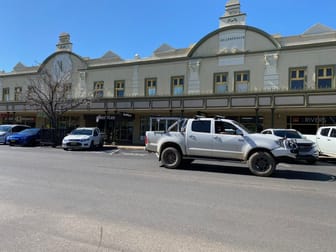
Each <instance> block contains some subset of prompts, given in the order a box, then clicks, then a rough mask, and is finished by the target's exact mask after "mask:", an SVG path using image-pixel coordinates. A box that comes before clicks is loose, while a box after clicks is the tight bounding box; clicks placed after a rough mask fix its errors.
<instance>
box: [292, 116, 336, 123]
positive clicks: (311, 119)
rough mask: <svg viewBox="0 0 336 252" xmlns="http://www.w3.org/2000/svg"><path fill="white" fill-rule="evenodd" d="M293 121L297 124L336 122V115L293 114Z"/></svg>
mask: <svg viewBox="0 0 336 252" xmlns="http://www.w3.org/2000/svg"><path fill="white" fill-rule="evenodd" d="M291 122H292V123H297V124H323V125H324V124H336V116H292V117H291Z"/></svg>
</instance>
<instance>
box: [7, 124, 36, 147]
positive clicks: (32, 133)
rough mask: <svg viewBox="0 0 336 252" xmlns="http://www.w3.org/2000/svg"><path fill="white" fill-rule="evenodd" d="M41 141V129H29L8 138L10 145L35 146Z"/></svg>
mask: <svg viewBox="0 0 336 252" xmlns="http://www.w3.org/2000/svg"><path fill="white" fill-rule="evenodd" d="M40 141H41V129H40V128H29V129H25V130H22V131H20V132H18V133H14V134H12V135H10V136H8V137H7V143H8V144H9V145H11V146H12V145H22V146H35V145H39V144H40Z"/></svg>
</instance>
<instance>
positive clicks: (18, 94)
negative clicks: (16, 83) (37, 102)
mask: <svg viewBox="0 0 336 252" xmlns="http://www.w3.org/2000/svg"><path fill="white" fill-rule="evenodd" d="M14 92H15V93H14V100H15V101H21V100H22V87H16V88H15V89H14Z"/></svg>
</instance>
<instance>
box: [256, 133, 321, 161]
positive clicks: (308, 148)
mask: <svg viewBox="0 0 336 252" xmlns="http://www.w3.org/2000/svg"><path fill="white" fill-rule="evenodd" d="M261 134H271V135H275V136H278V137H281V138H291V139H295V141H296V143H297V145H298V147H299V153H298V155H297V160H305V161H307V162H308V163H309V164H314V163H315V162H316V161H317V160H318V156H319V151H318V148H317V146H316V144H315V143H314V142H313V141H311V140H309V139H307V138H306V137H305V136H304V135H302V134H301V133H300V132H299V131H297V130H295V129H265V130H263V131H262V132H261Z"/></svg>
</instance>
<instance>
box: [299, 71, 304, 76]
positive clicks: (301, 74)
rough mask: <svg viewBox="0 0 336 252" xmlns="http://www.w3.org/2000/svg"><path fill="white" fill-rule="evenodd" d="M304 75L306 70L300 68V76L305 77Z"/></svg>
mask: <svg viewBox="0 0 336 252" xmlns="http://www.w3.org/2000/svg"><path fill="white" fill-rule="evenodd" d="M303 77H304V70H300V71H299V78H303Z"/></svg>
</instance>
